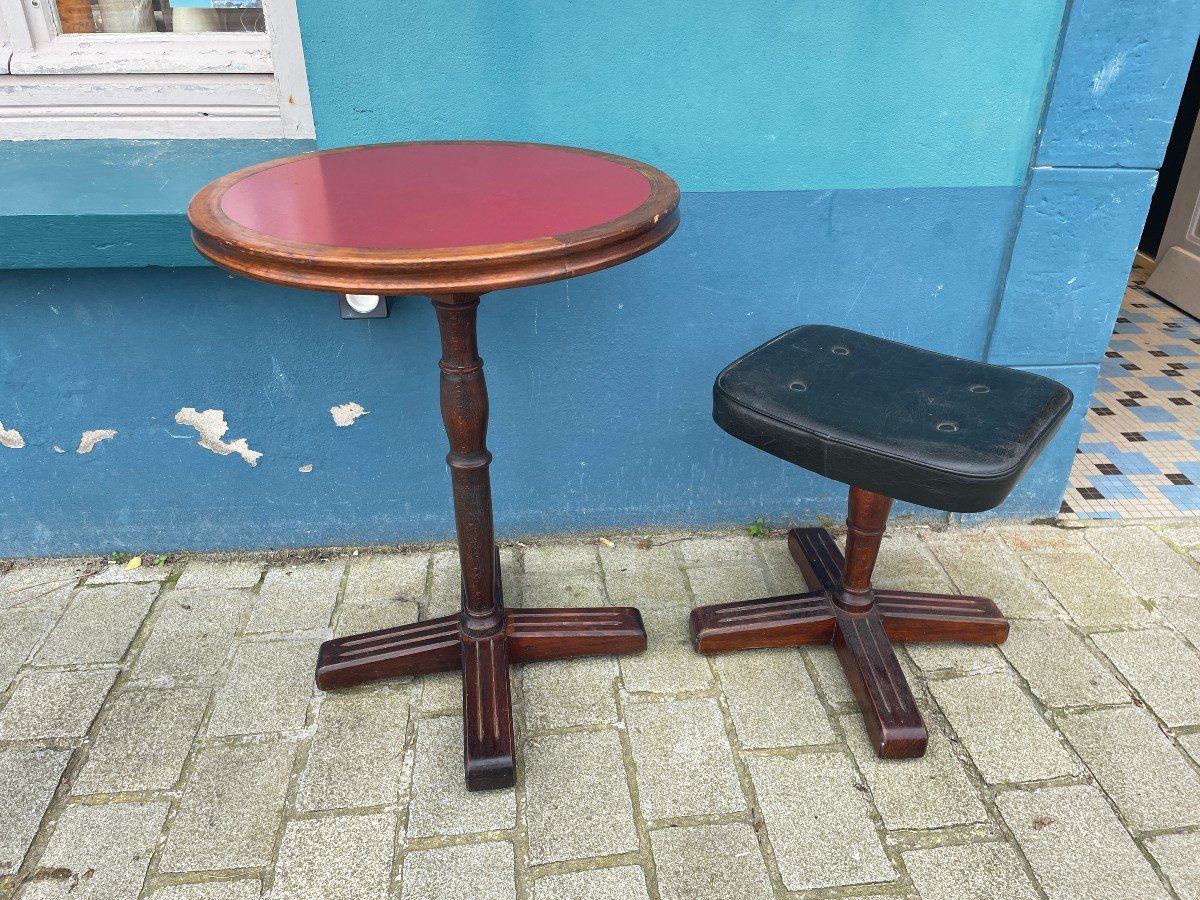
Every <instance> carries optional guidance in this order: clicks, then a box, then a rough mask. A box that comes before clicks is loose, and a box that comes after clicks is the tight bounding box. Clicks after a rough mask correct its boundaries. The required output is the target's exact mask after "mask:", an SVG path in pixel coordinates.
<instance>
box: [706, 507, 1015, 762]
mask: <svg viewBox="0 0 1200 900" xmlns="http://www.w3.org/2000/svg"><path fill="white" fill-rule="evenodd" d="M849 506H850V509H849V515H848V517H847V519H846V527H847V533H846V555H845V556H844V557H843V556H842V552H841V551H840V550H839V549H838V546H837V544H836V543H834V541H833V538H832V537H831V536H830V534H829V532H828V531H826V530H825V529H824V528H794V529H792V530H791V531H789V532H788V550H789V551H790V552H791V555H792V559H793V560H795V562H796V565H797V566H798V567H799V568H800V572H801V573H802V574H803V576H804V580H805V582H806V584H807V585H808V588H809V590H808V591H807V592H806V593H802V594H789V595H786V596H782V597H769V598H767V599H764V600H747V601H744V602H740V603H721V604H715V605H712V606H702V607H699V608H697V609H695V610H693V611H692V620H691V626H692V637H693V639H694V641H695V644H696V649H697V650H699V651H700V652H701V653H706V654H712V653H726V652H729V651H732V650H748V649H752V648H761V647H799V646H804V645H811V644H832V645H833V647H834V649H835V650H836V651H837V655H838V660H839V661H840V662H841V664H842V668H843V669H844V670H845V672H846V678H847V680H848V681H849V682H850V687H851V688H852V689H853V691H854V696H855V699H856V700H857V701H858V705H859V708H860V709H861V710H862V713H863V720H864V724H865V725H866V729H867V734H868V736H869V738H870V740H871V743H872V745H873V746H874V747H875V752H876V753H877V754H878V755H879V756H881V757H884V758H888V759H900V758H910V757H917V756H921V755H923V754H924V753H925V746H926V744H927V742H928V737H929V735H928V732H927V730H926V728H925V723H924V721H923V720H922V718H921V714H920V712H919V711H918V709H917V705H916V701H915V700H914V699H913V695H912V691H911V690H910V689H909V686H908V682H907V681H906V680H905V678H904V672H903V670H902V669H901V668H900V661H899V660H898V659H897V658H896V653H895V651H894V649H893V648H892V642H893V641H965V642H967V643H972V644H999V643H1002V642H1003V641H1004V640H1005V638H1007V637H1008V622H1007V621H1006V620H1005V618H1004V616H1003V614H1002V613H1001V612H1000V610H999V608H998V607H997V606H996V604H995V603H994V602H992V601H991V600H989V599H987V598H985V597H962V596H958V595H957V594H916V593H909V592H907V591H886V590H876V589H875V588H874V587H873V586H872V584H871V576H872V574H873V572H874V569H875V561H876V559H877V558H878V555H879V547H880V543H881V542H882V540H883V534H884V529H885V527H886V523H887V516H888V512H889V511H890V509H891V506H892V501H891V499H890V498H888V497H884V496H881V495H879V494H874V493H872V492H871V491H867V490H863V489H862V488H854V487H852V488H851V489H850V504H849Z"/></svg>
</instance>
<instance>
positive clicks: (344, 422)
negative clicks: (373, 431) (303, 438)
mask: <svg viewBox="0 0 1200 900" xmlns="http://www.w3.org/2000/svg"><path fill="white" fill-rule="evenodd" d="M329 414H330V415H331V416H333V424H334V425H336V426H337V427H338V428H348V427H350V426H351V425H353V424H354V422H355V420H357V419H361V418H362V417H363V416H366V415H370V413H368V412H367V411H366V410H365V409H363V408H362V407H361V406H359V405H358V404H357V403H354V402H353V401H351V402H350V403H343V404H342V405H341V406H331V407H330V408H329Z"/></svg>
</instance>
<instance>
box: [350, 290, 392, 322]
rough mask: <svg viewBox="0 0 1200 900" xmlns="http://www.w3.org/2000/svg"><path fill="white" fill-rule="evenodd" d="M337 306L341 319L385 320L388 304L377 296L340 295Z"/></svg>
mask: <svg viewBox="0 0 1200 900" xmlns="http://www.w3.org/2000/svg"><path fill="white" fill-rule="evenodd" d="M338 306H339V307H340V309H341V312H342V318H343V319H386V318H387V315H388V302H387V298H386V297H380V296H379V295H378V294H342V295H341V296H340V297H338Z"/></svg>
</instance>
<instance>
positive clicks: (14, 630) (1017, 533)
mask: <svg viewBox="0 0 1200 900" xmlns="http://www.w3.org/2000/svg"><path fill="white" fill-rule="evenodd" d="M610 537H611V543H612V545H611V546H610V545H609V542H608V539H606V540H605V541H598V540H596V539H595V538H578V539H574V540H553V541H551V540H547V541H541V542H528V543H517V544H509V545H507V546H505V547H503V548H502V550H501V560H502V565H503V567H504V569H505V572H504V580H505V595H506V599H507V601H508V602H509V603H511V604H512V605H526V606H584V605H590V604H603V603H611V604H614V605H624V604H633V605H636V606H638V607H639V608H641V609H642V611H643V615H644V618H645V621H646V623H647V625H648V627H649V628H650V630H651V635H650V649H649V651H648V652H647V653H646V654H645V655H643V656H641V657H626V658H622V659H611V658H600V659H590V660H578V661H565V662H557V663H547V664H541V665H531V666H529V667H526V668H524V669H518V670H514V672H513V691H514V720H515V725H516V730H517V736H518V744H519V757H518V768H517V785H516V787H515V789H512V790H507V791H497V792H490V793H484V794H468V793H467V792H466V790H465V789H464V786H463V776H462V730H461V729H462V719H461V694H460V685H459V682H458V679H457V677H456V676H454V675H452V674H443V675H436V676H426V677H413V678H398V679H394V680H391V681H388V682H383V683H377V684H374V685H369V686H365V687H363V688H359V689H354V690H346V691H338V692H331V693H324V692H321V691H319V690H317V689H316V688H315V686H314V685H313V681H312V670H313V665H314V662H315V658H316V652H317V647H318V646H319V644H320V641H322V640H324V639H326V638H328V637H331V636H333V635H334V634H339V635H340V634H346V633H353V632H354V631H359V630H368V629H371V628H379V627H386V626H387V625H390V624H400V623H405V622H412V621H416V620H418V619H424V618H429V617H431V616H434V615H441V614H445V613H446V612H449V611H450V610H452V609H453V608H454V606H455V604H456V602H457V596H458V576H457V573H456V571H455V564H456V557H455V554H454V552H453V550H452V549H448V548H446V547H439V548H435V549H432V550H429V549H404V548H402V549H400V550H398V551H395V552H383V551H352V550H337V551H333V550H329V551H306V552H303V553H296V554H291V555H285V554H274V555H273V554H261V553H259V554H252V555H251V554H247V555H243V556H236V555H234V556H225V557H221V556H212V557H203V556H194V557H189V556H179V557H169V558H167V560H166V561H165V562H163V563H162V564H160V565H151V564H150V563H148V562H147V563H146V564H144V565H143V566H142V567H141V568H136V569H132V570H129V569H125V568H124V567H122V566H120V565H112V564H108V563H107V562H106V561H104V560H100V559H83V560H41V561H37V560H28V561H26V560H18V561H11V562H7V563H6V562H3V561H0V900H44V898H70V900H77V898H96V900H126V898H128V900H249V898H257V897H270V898H273V900H303V898H319V900H459V898H462V900H467V898H470V900H492V898H495V900H583V898H587V900H617V898H621V900H742V898H746V900H759V898H767V900H769V898H797V897H806V898H813V900H832V898H842V897H876V898H888V900H901V898H903V900H972V898H979V900H984V898H986V900H993V898H1001V900H1009V898H1020V900H1024V898H1030V900H1037V898H1042V900H1055V898H1065V900H1097V898H1114V900H1118V898H1119V900H1125V898H1174V900H1200V649H1198V647H1197V643H1196V639H1197V631H1198V629H1197V624H1196V623H1197V622H1198V621H1200V529H1197V528H1196V527H1195V526H1194V525H1191V526H1186V527H1180V526H1179V525H1177V524H1172V523H1163V524H1159V523H1154V524H1152V525H1150V526H1145V525H1136V526H1129V525H1124V526H1123V525H1109V524H1103V525H1088V526H1086V527H1082V526H1081V527H1051V526H1015V525H995V526H990V527H985V528H975V529H964V528H953V527H952V528H930V527H923V526H920V525H916V524H900V525H898V526H897V527H895V528H894V529H893V531H891V532H890V533H889V537H888V539H887V541H886V542H885V544H884V548H883V553H884V555H883V557H882V558H881V561H880V568H879V573H878V580H879V582H880V583H881V584H883V585H887V586H890V587H895V588H906V589H911V590H930V591H939V592H940V591H954V590H958V591H961V592H963V593H982V594H987V595H989V596H993V597H995V599H996V600H997V602H998V603H999V604H1000V606H1001V607H1002V609H1004V611H1005V612H1006V613H1007V614H1008V615H1009V616H1010V618H1011V619H1012V623H1013V628H1012V633H1011V636H1010V638H1009V641H1008V643H1007V644H1005V645H1004V646H1003V647H1002V648H1001V649H1000V650H997V649H995V648H988V647H965V646H958V645H925V646H921V647H916V646H914V647H911V648H906V649H903V650H901V651H900V657H901V664H902V665H903V667H904V669H905V671H906V672H907V673H908V675H909V678H910V680H911V683H912V687H913V693H914V695H915V696H916V698H917V702H918V704H919V705H920V707H921V709H922V710H923V712H924V714H925V717H926V720H927V722H928V724H929V727H930V731H931V739H930V744H929V752H928V754H927V755H926V756H925V758H923V759H921V760H914V761H897V762H889V761H881V760H879V759H877V758H876V757H875V756H874V754H873V753H872V752H871V750H870V747H869V745H868V743H867V740H866V737H865V733H864V731H863V727H862V723H861V719H860V717H859V715H858V713H857V710H856V706H855V704H854V700H853V695H852V694H851V693H850V691H849V689H848V685H847V684H846V682H845V679H844V678H843V676H842V674H841V672H840V669H839V668H838V665H837V660H836V657H835V656H834V654H833V653H832V651H831V650H830V649H829V648H824V647H820V648H807V649H805V650H803V651H800V650H768V651H754V652H747V653H743V654H738V655H732V656H724V657H713V658H706V657H701V656H699V655H697V654H695V653H694V652H693V651H692V650H691V647H690V643H689V639H688V634H687V619H688V613H689V611H690V609H691V608H692V606H694V605H696V604H698V603H706V602H716V601H730V600H741V599H748V598H751V597H754V596H756V595H762V594H771V593H787V592H792V591H796V590H799V589H801V588H802V582H801V580H800V579H799V578H798V575H797V572H796V570H795V568H794V566H792V564H791V562H790V559H789V557H788V554H787V550H786V547H785V543H784V540H783V537H782V535H776V536H773V537H770V538H761V539H754V540H752V539H750V538H748V537H747V536H745V535H744V534H733V533H728V532H726V533H713V534H660V535H652V536H649V537H648V538H646V537H641V536H633V537H630V536H616V535H613V536H610ZM146 559H153V557H149V556H147V557H146Z"/></svg>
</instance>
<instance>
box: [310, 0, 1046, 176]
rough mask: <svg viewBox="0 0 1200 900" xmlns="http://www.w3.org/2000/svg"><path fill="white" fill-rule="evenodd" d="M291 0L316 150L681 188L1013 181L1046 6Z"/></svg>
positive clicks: (1034, 118)
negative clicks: (499, 156) (614, 176)
mask: <svg viewBox="0 0 1200 900" xmlns="http://www.w3.org/2000/svg"><path fill="white" fill-rule="evenodd" d="M349 13H350V11H349V8H348V7H346V6H345V5H344V4H338V3H329V2H327V0H300V18H301V26H302V29H303V33H304V48H305V56H306V58H307V61H308V72H309V82H310V87H311V91H312V99H313V110H314V114H315V117H316V124H317V139H318V143H319V144H320V145H322V146H326V147H332V146H339V145H345V144H357V143H367V142H373V141H388V140H408V139H416V138H478V137H488V138H496V139H509V140H534V141H546V142H550V143H565V144H576V145H579V146H585V147H595V148H599V149H604V150H609V151H612V152H616V153H624V154H627V155H630V156H634V157H637V158H640V159H644V160H646V161H647V162H651V163H653V164H655V165H657V166H660V167H661V168H663V169H665V170H666V171H668V172H670V173H671V174H673V175H674V176H675V178H676V179H677V180H678V181H679V184H680V187H681V188H682V189H683V190H685V191H758V190H800V189H809V188H881V187H925V186H942V187H949V186H965V187H978V186H990V185H1017V184H1020V183H1022V182H1023V181H1024V180H1025V175H1026V170H1027V167H1028V163H1029V157H1030V150H1031V147H1032V141H1033V136H1034V132H1035V129H1036V126H1037V122H1038V119H1039V116H1040V114H1041V110H1042V103H1043V96H1044V89H1045V85H1046V81H1047V76H1048V73H1049V70H1050V66H1051V62H1052V60H1053V58H1054V52H1055V48H1056V46H1057V43H1058V35H1059V25H1060V22H1061V19H1062V14H1063V0H1005V2H999V3H998V2H996V0H907V2H890V0H889V2H883V0H802V2H798V0H738V2H729V0H716V2H713V0H709V2H695V0H660V2H647V0H608V2H592V3H585V2H556V3H531V2H528V0H517V2H511V0H509V2H498V3H485V2H480V0H466V2H463V0H418V2H413V0H404V2H395V0H388V2H383V0H367V2H359V3H357V4H355V5H354V7H353V14H349Z"/></svg>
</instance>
